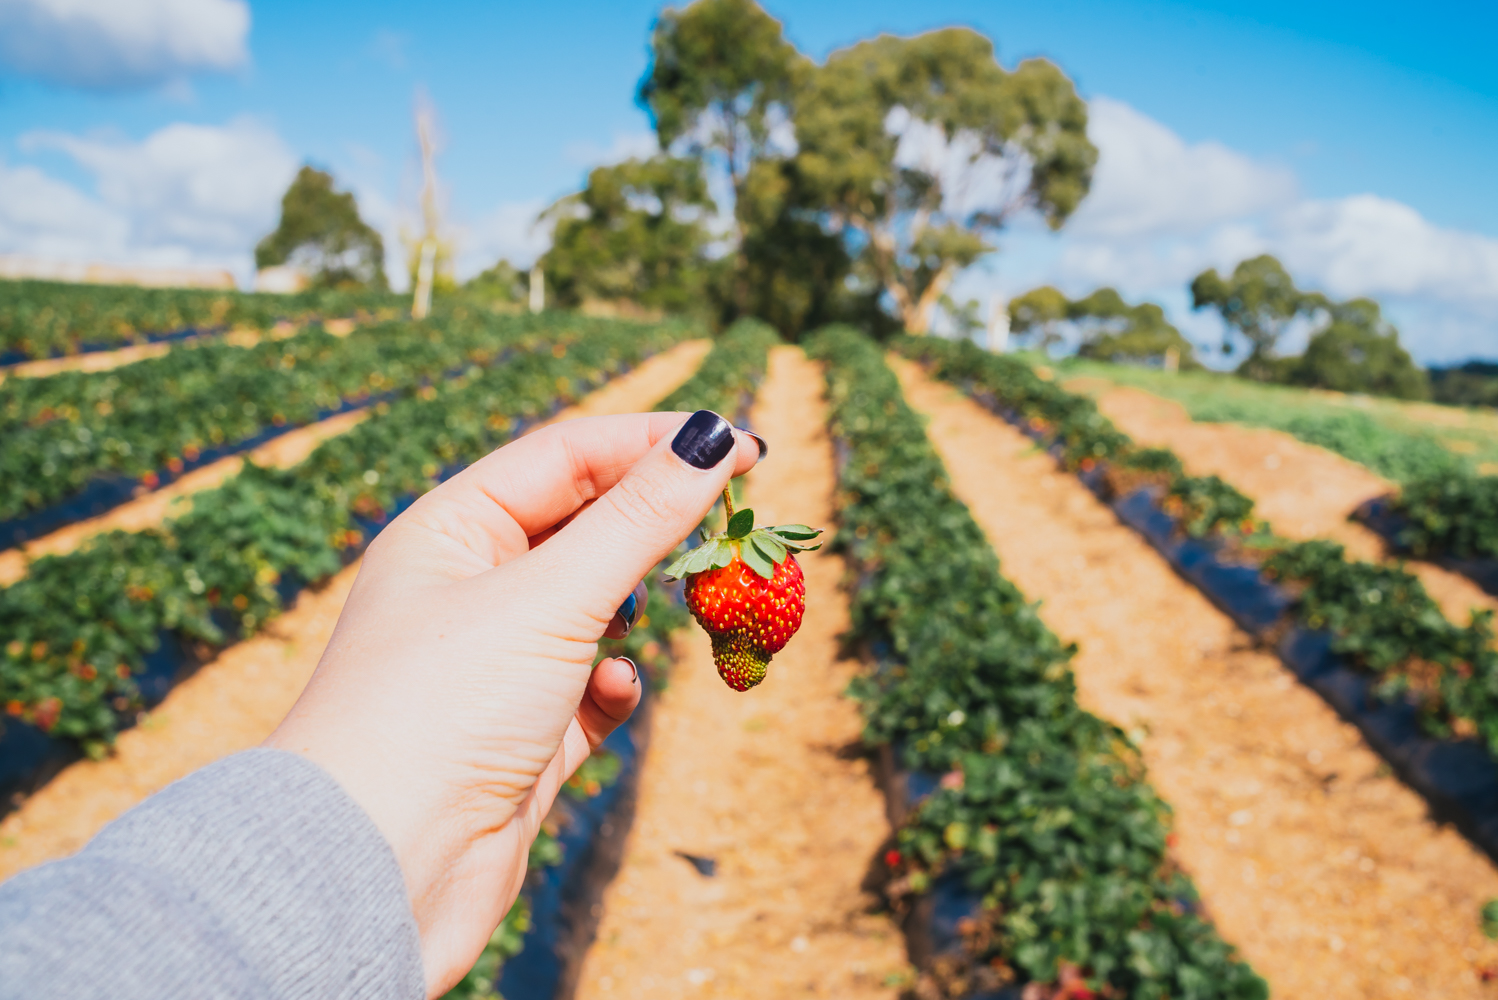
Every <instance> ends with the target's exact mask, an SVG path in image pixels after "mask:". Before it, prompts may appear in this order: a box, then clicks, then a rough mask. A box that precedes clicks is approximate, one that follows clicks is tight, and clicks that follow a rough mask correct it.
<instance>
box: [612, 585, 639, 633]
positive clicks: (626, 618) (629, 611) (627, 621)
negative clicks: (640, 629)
mask: <svg viewBox="0 0 1498 1000" xmlns="http://www.w3.org/2000/svg"><path fill="white" fill-rule="evenodd" d="M639 612H640V602H639V599H638V598H636V597H635V594H634V591H630V593H629V596H628V597H626V598H625V599H624V603H623V604H621V605H619V610H618V611H615V612H614V617H615V618H617V619H619V620H620V621H621V622H623V623H624V635H621V636H619V638H621V639H622V638H624V636H625V635H629V633H630V630H631V629H633V628H634V627H635V615H637V614H639Z"/></svg>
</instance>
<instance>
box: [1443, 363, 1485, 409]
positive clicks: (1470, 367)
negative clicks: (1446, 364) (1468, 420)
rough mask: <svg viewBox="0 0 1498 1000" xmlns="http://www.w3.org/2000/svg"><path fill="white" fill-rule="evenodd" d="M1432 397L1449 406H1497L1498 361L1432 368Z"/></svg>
mask: <svg viewBox="0 0 1498 1000" xmlns="http://www.w3.org/2000/svg"><path fill="white" fill-rule="evenodd" d="M1429 375H1430V390H1431V399H1433V400H1435V401H1436V402H1437V403H1445V404H1446V405H1447V406H1498V364H1494V363H1493V362H1491V361H1468V362H1467V363H1466V364H1464V365H1458V366H1456V367H1453V368H1432V369H1430V373H1429Z"/></svg>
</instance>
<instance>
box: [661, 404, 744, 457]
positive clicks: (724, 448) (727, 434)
mask: <svg viewBox="0 0 1498 1000" xmlns="http://www.w3.org/2000/svg"><path fill="white" fill-rule="evenodd" d="M671 450H672V451H674V452H676V457H677V458H679V459H681V460H682V461H683V462H685V463H687V464H688V465H690V466H691V467H692V468H694V469H711V468H712V467H713V466H715V465H717V464H718V463H719V462H721V461H723V459H724V458H726V457H728V453H729V452H730V451H733V425H732V424H730V423H729V422H728V421H726V420H724V419H723V418H722V417H720V416H718V415H717V414H716V413H714V412H713V411H712V410H698V411H697V412H696V413H694V414H692V415H691V416H690V417H688V418H687V422H686V423H684V424H682V425H681V430H679V431H677V432H676V437H675V438H674V439H672V441H671Z"/></svg>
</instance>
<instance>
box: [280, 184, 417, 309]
mask: <svg viewBox="0 0 1498 1000" xmlns="http://www.w3.org/2000/svg"><path fill="white" fill-rule="evenodd" d="M280 264H290V265H291V266H293V267H295V268H296V269H297V270H299V271H301V272H302V273H303V274H306V275H307V276H308V278H309V280H310V281H311V282H312V284H313V285H314V286H315V287H319V288H369V289H373V290H375V291H384V290H385V289H386V288H388V287H389V282H388V281H387V280H386V279H385V242H384V240H382V239H381V238H380V234H379V233H377V232H375V231H374V230H373V229H371V228H370V227H369V224H368V223H366V222H365V221H364V220H363V219H361V218H359V206H358V205H357V204H355V202H354V196H353V194H352V193H351V192H348V191H335V190H334V189H333V176H332V175H331V174H327V173H324V172H323V171H321V170H315V169H313V168H312V167H310V166H304V167H302V169H301V170H299V171H298V172H297V175H296V178H295V179H294V180H292V182H291V186H290V187H289V188H287V189H286V194H285V195H283V196H282V198H281V223H280V225H278V226H277V227H276V231H275V232H273V233H271V234H270V235H269V236H267V237H266V238H265V239H263V240H261V241H260V243H259V245H257V246H256V247H255V266H256V267H273V266H276V265H280Z"/></svg>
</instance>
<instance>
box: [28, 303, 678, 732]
mask: <svg viewBox="0 0 1498 1000" xmlns="http://www.w3.org/2000/svg"><path fill="white" fill-rule="evenodd" d="M471 322H473V323H475V324H478V325H480V326H482V327H483V328H484V329H485V330H487V332H488V343H487V345H486V347H487V351H486V353H485V354H484V358H485V359H486V364H487V367H485V365H483V364H479V363H470V364H469V366H468V367H467V368H466V369H465V371H464V372H463V373H462V374H460V375H458V376H457V377H455V378H453V379H449V380H446V381H442V382H436V383H433V384H432V385H430V386H427V387H424V388H423V389H421V390H420V391H411V392H409V393H408V394H405V395H403V396H402V397H401V398H399V399H397V400H396V401H394V402H389V403H381V404H378V405H377V406H376V407H375V409H374V412H373V414H372V416H371V417H370V418H369V419H367V420H365V421H364V422H363V423H361V424H359V425H358V426H357V427H354V428H353V429H351V430H350V431H348V432H346V433H344V434H341V435H338V436H337V437H333V438H330V439H328V440H327V441H325V442H323V443H322V444H321V445H320V446H318V448H317V449H316V450H315V451H313V453H312V454H311V455H310V456H309V457H308V458H307V460H306V461H304V462H302V463H301V464H300V465H298V466H296V467H294V468H292V469H288V470H272V469H260V468H256V467H254V466H247V467H246V468H245V469H244V471H242V472H241V473H240V474H239V475H238V476H236V477H234V478H233V479H231V480H229V481H228V482H226V483H225V484H224V485H223V486H221V487H219V488H218V489H215V490H207V491H203V492H200V493H197V494H195V495H194V496H193V501H192V507H191V510H190V511H189V512H187V513H186V514H183V515H181V516H180V517H177V518H175V519H171V520H168V521H166V522H165V523H164V524H162V525H161V526H160V527H158V528H153V529H149V530H146V531H142V532H137V533H126V532H112V533H109V534H106V535H102V536H98V537H96V538H94V539H93V540H91V541H90V542H89V543H88V544H86V545H85V546H83V547H82V548H80V549H78V550H76V551H74V552H71V553H68V554H67V555H62V556H47V557H44V558H42V559H38V560H37V561H36V562H34V563H33V564H32V565H31V567H30V570H29V572H28V575H27V576H26V577H25V578H24V579H22V580H21V581H19V582H17V583H15V584H13V585H12V586H10V587H8V588H6V589H4V590H0V636H3V637H4V638H5V640H6V645H5V646H4V648H3V656H0V704H3V705H4V706H5V709H6V711H7V712H8V713H9V714H11V715H13V716H19V717H20V718H22V719H24V720H27V721H32V722H35V723H37V724H38V725H40V726H41V727H42V728H43V729H46V730H48V731H50V732H52V733H54V734H55V735H59V736H65V737H69V738H72V739H76V740H79V741H82V742H85V743H95V744H97V743H99V742H104V741H108V740H110V739H112V737H113V734H114V731H115V729H116V727H117V724H118V723H117V720H118V718H119V715H118V714H117V713H127V712H129V711H131V710H133V708H134V706H135V705H136V689H135V685H134V683H133V681H132V680H131V676H132V675H134V674H138V673H139V672H140V670H141V669H142V668H143V666H144V663H145V657H146V655H147V654H148V653H150V652H152V651H153V650H155V649H156V647H157V642H158V634H159V633H160V632H161V631H162V630H167V631H168V632H172V633H175V634H176V635H178V636H181V637H183V638H185V639H187V640H195V641H201V642H205V643H208V644H209V645H221V644H223V643H224V642H227V641H230V640H232V639H233V638H236V637H237V634H239V633H240V632H248V631H253V630H254V629H255V628H257V627H258V626H259V625H260V624H261V623H263V622H264V621H265V620H266V619H267V618H269V617H271V616H273V615H274V614H276V613H277V612H278V611H279V610H280V608H281V598H280V596H279V594H278V592H277V589H276V586H277V584H278V583H280V582H281V581H282V580H283V579H285V578H287V577H294V578H299V579H301V580H303V581H306V582H316V581H318V580H320V579H323V578H325V577H326V576H328V575H329V574H330V573H331V572H333V571H334V570H336V569H337V568H338V566H340V565H341V564H342V560H343V556H344V555H345V553H346V552H348V551H349V550H350V549H352V548H354V547H356V546H357V545H359V544H360V543H361V542H362V535H361V533H360V531H359V529H358V528H357V526H356V524H355V522H354V521H353V518H354V517H356V516H357V517H360V518H369V519H373V520H375V521H380V520H382V519H383V518H384V517H386V516H387V512H389V511H391V510H392V509H394V506H395V504H396V502H397V501H398V500H399V499H401V498H403V497H408V496H411V495H413V494H420V493H424V492H425V491H427V490H428V489H430V488H431V487H432V486H433V485H434V484H435V482H436V477H437V476H438V474H439V472H440V471H441V470H442V469H443V468H445V467H449V466H453V465H457V464H462V463H467V462H471V461H474V460H476V459H478V458H480V457H482V456H483V455H485V454H487V453H488V452H489V451H490V450H492V449H493V448H495V447H497V446H498V445H501V444H503V443H504V442H505V441H507V440H509V437H510V435H511V433H512V432H513V430H514V429H515V427H516V425H517V422H518V421H520V420H522V419H531V418H535V417H537V416H540V415H541V414H543V413H545V412H546V411H547V410H548V409H549V408H550V407H552V406H554V405H560V404H562V403H565V402H570V401H572V400H574V399H576V398H577V396H578V395H579V393H581V392H582V391H584V390H585V389H586V388H588V387H591V386H594V385H597V384H599V383H601V382H602V381H603V380H605V379H606V378H607V377H609V375H611V374H612V373H615V372H617V371H619V370H620V369H621V368H623V367H624V366H625V365H627V364H632V363H635V362H637V361H639V360H640V359H641V358H642V357H643V356H644V355H645V354H647V353H649V352H650V351H652V350H656V349H659V348H661V347H664V346H666V345H668V344H670V343H672V342H673V341H675V340H677V339H679V338H680V337H681V336H682V334H683V333H684V330H683V329H682V328H681V327H677V326H666V327H646V326H641V325H638V324H629V323H620V322H610V321H597V320H595V321H588V320H585V319H582V318H580V317H574V316H566V315H560V314H546V315H544V316H541V317H530V316H525V317H474V318H472V319H471ZM432 332H433V331H432V330H431V328H429V327H426V326H422V325H418V324H408V325H406V326H405V327H404V328H396V329H391V330H389V331H386V333H385V337H386V338H388V339H391V340H398V339H401V338H407V339H414V340H421V339H425V338H428V337H430V336H431V335H432ZM504 348H513V349H515V351H516V352H517V353H516V354H515V355H514V356H513V357H512V358H510V359H508V360H504V361H503V363H495V362H498V361H499V360H500V358H501V356H502V355H501V351H502V350H503V349H504Z"/></svg>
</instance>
